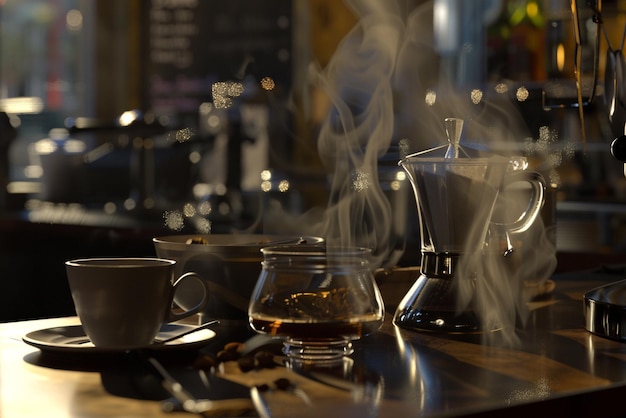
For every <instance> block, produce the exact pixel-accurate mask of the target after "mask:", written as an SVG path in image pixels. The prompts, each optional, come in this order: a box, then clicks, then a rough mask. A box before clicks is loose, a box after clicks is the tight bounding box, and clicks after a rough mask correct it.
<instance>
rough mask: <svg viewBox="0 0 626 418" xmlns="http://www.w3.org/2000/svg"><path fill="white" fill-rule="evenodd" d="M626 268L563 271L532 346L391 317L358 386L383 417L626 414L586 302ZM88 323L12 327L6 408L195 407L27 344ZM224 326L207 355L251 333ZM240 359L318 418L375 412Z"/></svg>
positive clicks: (618, 381) (106, 410)
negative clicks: (588, 323) (297, 394)
mask: <svg viewBox="0 0 626 418" xmlns="http://www.w3.org/2000/svg"><path fill="white" fill-rule="evenodd" d="M622 277H623V272H621V271H619V272H618V274H615V272H614V271H610V272H607V271H595V272H582V273H573V274H567V275H562V276H557V277H555V282H556V288H555V291H554V293H553V294H552V296H551V297H549V298H547V299H545V300H542V301H537V302H533V304H532V306H531V309H532V311H531V315H530V317H529V319H528V321H527V323H526V325H525V327H524V328H523V329H521V330H520V331H519V337H520V343H519V344H518V345H516V346H514V347H510V346H505V345H503V346H497V345H488V344H485V343H484V342H483V341H482V339H481V338H480V336H458V335H456V336H455V335H442V334H433V333H419V332H413V331H408V330H401V329H398V328H396V327H395V326H393V325H392V324H391V321H390V319H391V318H390V317H391V315H388V318H387V319H386V322H385V324H384V325H383V328H382V329H381V331H380V332H378V333H376V334H374V335H372V336H370V337H367V338H364V339H363V340H362V341H360V342H359V343H357V344H356V350H355V353H354V355H353V356H352V359H353V360H354V361H353V363H352V364H351V369H350V370H349V372H347V375H349V377H350V379H351V381H350V383H351V384H354V383H357V384H360V383H362V382H378V383H377V386H376V387H375V388H376V390H378V391H380V393H379V395H380V398H377V399H375V402H376V405H375V406H376V409H375V411H377V414H378V416H404V417H408V416H416V417H417V416H485V417H489V416H502V415H503V414H506V416H529V415H532V414H535V415H537V416H548V415H550V414H555V415H556V416H623V415H624V414H625V413H626V407H621V406H620V403H619V402H616V400H619V399H621V397H623V396H624V395H623V394H626V344H625V343H621V342H617V341H611V340H608V339H605V338H601V337H598V336H595V335H592V334H590V333H589V332H587V331H586V330H585V329H584V318H583V305H582V297H583V294H584V293H585V292H586V291H587V290H590V289H591V288H593V287H596V286H598V285H601V284H604V283H609V282H613V281H617V280H620V279H621V278H622ZM77 323H78V320H77V318H74V317H72V318H56V319H43V320H34V321H23V322H12V323H4V324H0V416H2V417H3V418H13V417H20V418H26V417H42V416H45V417H109V416H111V417H112V416H115V417H120V416H123V417H159V416H165V417H178V416H180V417H184V416H190V414H188V413H165V412H162V410H161V402H160V401H159V400H148V399H141V396H137V393H134V394H131V393H130V392H129V393H125V392H124V391H123V390H121V389H120V390H119V391H118V390H116V389H115V388H113V390H112V389H111V388H112V386H111V384H110V383H108V384H107V383H106V382H107V381H110V380H111V379H110V376H109V374H110V373H109V372H111V367H114V368H115V367H116V366H115V365H114V366H111V364H110V363H107V362H105V361H102V362H101V361H100V360H98V359H97V358H96V359H93V363H92V364H85V362H84V361H81V362H80V363H76V364H72V361H73V359H72V358H71V356H69V357H67V356H66V358H64V359H62V360H59V359H58V358H54V359H51V358H50V356H48V355H46V354H42V353H41V352H40V351H39V350H38V349H37V348H35V347H32V346H30V345H27V344H26V343H24V342H23V341H22V336H23V335H25V334H26V333H28V332H30V331H34V330H39V329H44V328H48V327H53V326H62V325H71V324H77ZM215 330H216V333H217V334H218V336H220V338H221V339H220V338H218V339H216V340H215V341H213V342H212V343H211V344H210V345H208V346H207V347H206V348H203V350H204V351H206V352H207V353H209V352H210V353H213V352H216V350H218V349H219V347H220V345H221V344H223V343H224V342H225V341H228V340H235V339H236V338H238V337H237V336H236V335H243V334H242V331H241V330H239V331H238V334H235V333H232V330H230V329H229V325H225V324H222V325H220V327H219V328H216V329H215ZM246 332H247V331H246ZM246 335H247V334H246ZM195 356H196V353H194V358H195ZM178 360H180V361H176V362H171V367H172V368H173V369H175V368H179V367H180V368H185V369H189V364H190V363H191V362H192V360H191V357H190V356H189V358H188V359H186V358H185V357H184V356H181V358H179V359H178ZM55 361H56V363H55ZM183 363H185V364H183ZM166 364H168V365H169V364H170V362H166ZM117 366H119V364H118V365H117ZM235 366H236V364H235V363H226V364H225V365H223V366H222V368H221V369H220V370H221V372H222V373H223V374H224V377H226V378H227V379H228V380H229V381H230V382H238V383H240V384H241V385H242V386H241V387H242V388H244V389H246V391H247V387H246V386H253V385H258V384H259V383H262V382H263V381H267V382H270V381H273V380H272V379H275V377H276V376H278V375H280V376H287V377H290V378H291V380H292V382H298V385H301V386H299V387H302V388H303V389H305V391H308V392H307V393H308V395H309V396H310V398H311V399H312V400H313V403H314V404H316V409H315V411H316V415H317V416H320V414H323V413H325V412H320V411H324V405H325V403H324V402H325V401H329V399H330V401H329V403H328V405H326V406H329V409H328V411H329V413H327V415H329V416H333V415H334V416H337V414H339V411H341V414H342V416H359V413H362V412H363V411H359V409H358V407H357V406H355V405H354V404H353V400H354V393H349V392H347V391H346V390H343V389H335V388H333V389H332V390H331V389H329V390H328V391H327V392H324V390H321V391H316V390H317V389H315V388H314V384H313V382H309V380H308V377H306V376H305V377H303V376H302V375H295V374H294V373H293V372H291V371H289V370H287V369H284V368H276V369H272V370H253V371H251V372H245V373H244V372H242V371H241V370H239V369H237V367H235ZM168 367H169V366H168ZM119 370H122V371H127V368H124V367H119ZM119 376H120V375H118V376H117V377H119ZM121 376H122V378H123V377H124V375H123V374H122V375H121ZM120 381H121V380H120ZM307 385H308V386H307ZM122 386H123V384H122ZM357 386H358V385H357ZM368 387H369V388H370V389H371V386H368ZM113 392H116V394H113ZM288 395H289V396H291V397H293V394H285V393H279V392H278V391H276V390H272V391H270V392H269V393H268V394H267V400H268V402H274V400H276V399H278V400H281V399H282V398H281V397H285V396H288ZM370 395H371V393H370ZM209 396H210V395H209ZM318 397H319V399H318ZM137 398H140V399H137ZM283 400H284V399H283ZM318 401H319V402H318ZM370 401H371V399H370ZM281 402H282V401H281ZM281 402H278V404H280V405H283V407H281V406H276V402H275V403H274V404H273V405H272V406H273V408H274V411H275V413H276V416H286V415H285V411H286V410H287V409H283V410H281V408H288V406H289V402H283V403H281ZM370 406H371V405H370ZM370 406H368V408H369V407H370ZM297 410H298V411H299V413H298V414H297V415H298V416H307V412H308V411H310V410H312V409H311V408H310V407H307V406H305V405H300V406H299V407H298V409H297ZM370 410H371V408H370ZM346 411H348V412H346ZM350 411H352V412H350ZM248 415H250V414H248Z"/></svg>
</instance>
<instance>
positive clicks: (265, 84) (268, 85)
mask: <svg viewBox="0 0 626 418" xmlns="http://www.w3.org/2000/svg"><path fill="white" fill-rule="evenodd" d="M274 87H276V83H274V80H273V79H272V78H271V77H263V78H262V79H261V88H262V89H263V90H267V91H271V90H274Z"/></svg>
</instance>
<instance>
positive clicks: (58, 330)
mask: <svg viewBox="0 0 626 418" xmlns="http://www.w3.org/2000/svg"><path fill="white" fill-rule="evenodd" d="M197 327H198V326H197V325H184V324H165V325H163V327H161V330H160V331H159V334H158V335H157V338H159V339H166V338H168V337H170V336H174V335H176V334H182V333H183V332H185V331H186V330H188V329H193V328H197ZM215 335H216V334H215V332H214V331H213V330H210V329H206V328H204V329H198V331H196V332H192V333H190V334H187V335H185V336H183V337H181V338H178V339H176V340H173V341H169V342H167V343H164V344H156V343H155V344H151V345H149V346H147V347H145V349H147V350H155V351H171V350H191V349H197V348H200V347H202V346H204V345H206V344H207V343H208V341H209V340H211V339H212V338H214V337H215ZM22 339H23V340H24V342H25V343H26V344H30V345H32V346H34V347H37V348H39V349H40V350H41V351H42V352H51V353H81V354H82V353H84V354H87V353H89V354H92V353H93V354H95V353H100V354H103V353H120V352H124V351H125V350H123V349H110V348H99V347H95V346H94V345H93V344H92V343H91V342H90V341H89V338H88V337H87V335H86V333H85V331H84V330H83V327H82V326H81V325H69V326H61V327H53V328H46V329H41V330H38V331H33V332H29V333H28V334H26V335H25V336H24V337H22Z"/></svg>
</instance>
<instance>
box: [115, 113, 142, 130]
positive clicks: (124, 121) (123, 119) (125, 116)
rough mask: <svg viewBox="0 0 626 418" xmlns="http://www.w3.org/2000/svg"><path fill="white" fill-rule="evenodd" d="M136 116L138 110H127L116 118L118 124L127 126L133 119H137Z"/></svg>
mask: <svg viewBox="0 0 626 418" xmlns="http://www.w3.org/2000/svg"><path fill="white" fill-rule="evenodd" d="M138 117H139V112H136V111H134V110H127V111H126V112H124V113H122V115H121V116H120V117H119V119H118V122H119V124H120V126H128V125H130V124H131V123H133V122H134V121H135V120H137V118H138Z"/></svg>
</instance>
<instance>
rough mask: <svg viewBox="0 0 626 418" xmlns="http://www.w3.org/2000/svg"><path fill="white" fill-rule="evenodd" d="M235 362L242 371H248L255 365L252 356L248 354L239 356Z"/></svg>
mask: <svg viewBox="0 0 626 418" xmlns="http://www.w3.org/2000/svg"><path fill="white" fill-rule="evenodd" d="M237 364H238V365H239V369H240V370H241V371H242V372H244V373H246V372H249V371H250V370H252V369H254V367H255V361H254V357H250V356H245V357H241V358H239V359H238V360H237Z"/></svg>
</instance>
